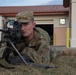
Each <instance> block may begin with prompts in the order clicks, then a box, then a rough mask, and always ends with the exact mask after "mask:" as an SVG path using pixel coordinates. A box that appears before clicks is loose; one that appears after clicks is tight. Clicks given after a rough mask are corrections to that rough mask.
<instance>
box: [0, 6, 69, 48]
mask: <svg viewBox="0 0 76 75" xmlns="http://www.w3.org/2000/svg"><path fill="white" fill-rule="evenodd" d="M21 11H33V12H34V16H35V17H34V18H35V22H36V24H37V25H36V26H39V27H41V28H43V29H45V30H46V31H47V32H48V33H49V35H50V38H51V44H52V45H54V46H66V47H69V44H70V43H69V8H68V7H67V8H65V7H63V5H49V6H9V7H0V28H2V27H3V22H4V21H6V20H7V19H10V24H9V25H10V26H12V23H13V22H14V20H16V18H15V16H16V14H17V13H18V12H21Z"/></svg>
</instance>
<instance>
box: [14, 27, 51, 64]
mask: <svg viewBox="0 0 76 75" xmlns="http://www.w3.org/2000/svg"><path fill="white" fill-rule="evenodd" d="M34 31H35V35H34V38H33V39H32V40H31V41H27V40H26V39H25V40H24V39H22V40H23V41H22V42H21V43H19V44H17V46H16V47H17V49H18V50H19V52H20V53H21V54H22V55H27V56H29V57H30V58H31V60H32V61H34V62H35V63H45V62H49V61H50V54H49V53H50V52H49V51H50V50H49V44H50V37H49V35H48V33H47V32H46V31H44V30H43V29H41V28H38V27H36V28H35V29H34ZM14 55H16V53H15V52H14Z"/></svg>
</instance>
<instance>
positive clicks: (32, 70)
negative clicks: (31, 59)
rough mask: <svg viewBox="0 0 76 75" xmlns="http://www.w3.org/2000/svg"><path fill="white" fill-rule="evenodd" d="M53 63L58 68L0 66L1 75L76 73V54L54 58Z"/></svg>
mask: <svg viewBox="0 0 76 75" xmlns="http://www.w3.org/2000/svg"><path fill="white" fill-rule="evenodd" d="M52 64H53V65H56V66H58V68H50V69H44V68H37V67H30V66H29V67H27V66H24V65H19V66H16V67H15V69H3V68H0V75H76V56H61V57H58V58H56V59H54V60H53V61H52V62H51V65H52Z"/></svg>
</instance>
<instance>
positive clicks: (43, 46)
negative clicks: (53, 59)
mask: <svg viewBox="0 0 76 75" xmlns="http://www.w3.org/2000/svg"><path fill="white" fill-rule="evenodd" d="M37 46H38V50H37V53H38V55H39V56H40V57H41V60H42V62H50V45H49V43H47V42H46V41H45V40H43V39H42V40H40V41H39V42H38V44H37Z"/></svg>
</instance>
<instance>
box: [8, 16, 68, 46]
mask: <svg viewBox="0 0 76 75" xmlns="http://www.w3.org/2000/svg"><path fill="white" fill-rule="evenodd" d="M60 18H65V19H66V24H65V25H60V24H59V20H60ZM7 19H10V20H16V18H15V17H7ZM34 19H35V22H36V23H37V24H53V25H54V26H53V27H54V31H53V35H54V34H55V36H54V37H53V38H54V45H55V46H65V45H66V28H67V27H68V26H69V21H68V15H67V16H66V15H63V16H59V15H58V16H35V18H34Z"/></svg>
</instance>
